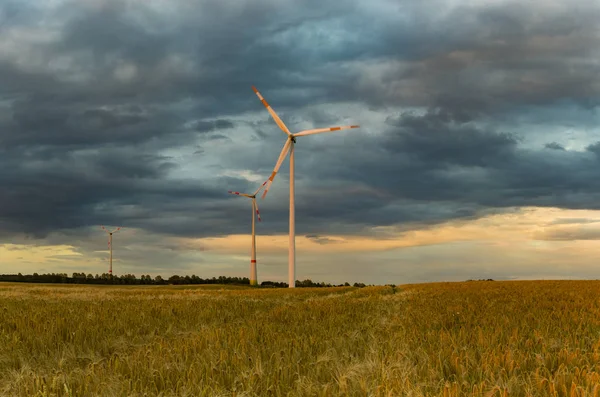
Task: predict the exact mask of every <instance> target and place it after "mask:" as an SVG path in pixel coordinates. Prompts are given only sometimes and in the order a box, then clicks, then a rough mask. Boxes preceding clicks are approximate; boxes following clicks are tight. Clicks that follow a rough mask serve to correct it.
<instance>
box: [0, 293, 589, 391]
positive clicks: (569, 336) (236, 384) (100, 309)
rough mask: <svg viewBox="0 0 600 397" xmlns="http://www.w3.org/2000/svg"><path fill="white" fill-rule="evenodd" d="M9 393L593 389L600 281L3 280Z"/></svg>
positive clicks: (0, 333)
mask: <svg viewBox="0 0 600 397" xmlns="http://www.w3.org/2000/svg"><path fill="white" fill-rule="evenodd" d="M0 316H1V317H0V395H5V396H40V397H41V396H155V395H159V396H257V395H260V396H263V395H266V396H336V395H347V396H368V395H372V396H595V397H600V386H599V385H600V282H598V281H539V282H467V283H435V284H423V285H406V286H401V287H397V288H392V287H367V288H362V289H357V288H352V287H348V288H318V289H308V288H306V289H305V288H302V289H295V290H287V289H285V290H281V289H251V288H244V287H216V286H210V288H207V287H196V286H194V287H189V286H188V287H155V286H152V287H150V286H147V287H144V286H137V287H111V286H72V285H69V286H61V285H58V286H41V285H33V284H0Z"/></svg>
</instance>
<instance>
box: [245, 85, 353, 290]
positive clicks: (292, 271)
mask: <svg viewBox="0 0 600 397" xmlns="http://www.w3.org/2000/svg"><path fill="white" fill-rule="evenodd" d="M252 90H254V92H255V93H256V95H257V96H258V99H260V101H261V102H262V104H263V105H264V106H265V107H266V108H267V111H268V112H269V113H270V114H271V116H272V117H273V120H275V123H277V125H278V126H279V128H281V130H282V131H283V132H285V133H286V134H287V137H288V139H287V141H286V142H285V144H284V145H283V149H282V150H281V153H280V154H279V159H278V160H277V163H276V164H275V168H274V169H273V173H272V174H271V176H270V177H269V179H268V180H267V186H266V188H265V191H264V193H263V195H262V198H263V199H264V198H265V196H266V195H267V192H268V191H269V188H270V187H271V184H272V183H273V179H274V178H275V175H276V174H277V171H279V167H281V164H282V163H283V160H285V157H286V156H287V154H288V153H289V154H290V242H289V247H290V248H289V256H288V284H289V287H290V288H294V287H296V224H295V221H296V219H295V207H294V144H295V143H296V138H297V137H299V136H305V135H313V134H320V133H322V132H330V131H339V130H346V129H350V128H359V126H358V125H346V126H342V127H329V128H317V129H312V130H305V131H301V132H297V133H295V134H292V133H291V132H290V130H289V129H288V128H287V126H286V125H285V124H284V123H283V121H281V119H280V118H279V116H278V115H277V113H275V111H274V110H273V109H272V108H271V106H270V105H269V104H268V103H267V101H265V98H263V96H262V95H261V94H260V92H258V90H257V89H256V87H254V86H252Z"/></svg>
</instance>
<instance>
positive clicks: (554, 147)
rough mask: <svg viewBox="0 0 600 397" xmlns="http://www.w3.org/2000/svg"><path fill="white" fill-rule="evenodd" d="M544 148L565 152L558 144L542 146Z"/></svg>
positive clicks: (552, 143) (551, 143)
mask: <svg viewBox="0 0 600 397" xmlns="http://www.w3.org/2000/svg"><path fill="white" fill-rule="evenodd" d="M544 147H545V148H546V149H552V150H566V149H565V147H564V146H563V145H561V144H560V143H556V142H550V143H547V144H545V145H544Z"/></svg>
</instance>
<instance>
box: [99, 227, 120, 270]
mask: <svg viewBox="0 0 600 397" xmlns="http://www.w3.org/2000/svg"><path fill="white" fill-rule="evenodd" d="M100 227H101V228H102V230H104V231H105V232H106V233H108V249H109V250H110V267H109V268H108V274H109V275H111V276H112V256H113V255H112V251H113V248H112V246H113V245H112V236H113V233H116V232H118V231H119V230H121V228H120V227H118V228H116V229H115V230H113V231H112V232H109V231H108V230H106V228H105V227H104V226H100Z"/></svg>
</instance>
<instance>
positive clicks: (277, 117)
mask: <svg viewBox="0 0 600 397" xmlns="http://www.w3.org/2000/svg"><path fill="white" fill-rule="evenodd" d="M252 90H253V91H254V93H255V94H256V95H257V96H258V99H260V101H261V102H262V104H263V105H265V107H266V108H267V111H268V112H269V113H270V114H271V117H273V120H275V122H276V123H277V125H278V126H279V128H281V130H282V131H283V132H285V133H286V134H288V135H290V130H288V128H287V126H286V125H285V124H284V123H283V121H281V119H280V118H279V116H278V115H277V113H275V111H274V110H273V108H272V107H271V105H269V104H268V103H267V101H266V100H265V98H263V96H262V95H260V92H258V90H257V89H256V87H255V86H252Z"/></svg>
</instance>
